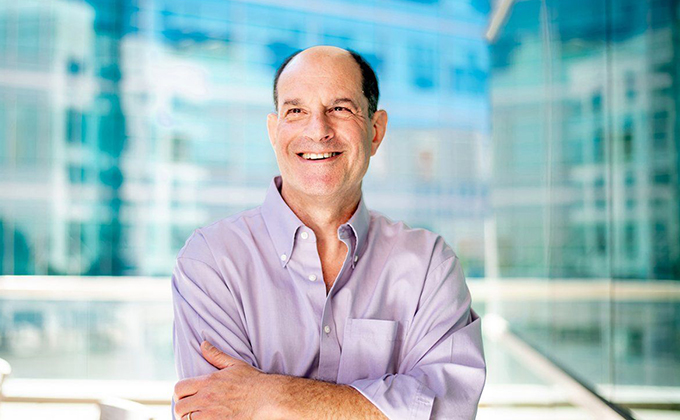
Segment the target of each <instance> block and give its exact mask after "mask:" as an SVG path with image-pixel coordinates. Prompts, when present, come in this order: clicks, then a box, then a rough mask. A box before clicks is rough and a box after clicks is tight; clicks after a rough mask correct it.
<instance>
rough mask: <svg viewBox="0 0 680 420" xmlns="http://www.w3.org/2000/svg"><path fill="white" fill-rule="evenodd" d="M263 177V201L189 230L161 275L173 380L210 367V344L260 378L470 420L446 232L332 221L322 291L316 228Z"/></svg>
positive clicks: (468, 379)
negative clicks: (333, 245)
mask: <svg viewBox="0 0 680 420" xmlns="http://www.w3.org/2000/svg"><path fill="white" fill-rule="evenodd" d="M280 187H281V178H280V177H276V178H274V180H273V181H272V183H271V186H270V187H269V190H268V192H267V195H266V198H265V201H264V203H263V204H262V206H260V207H257V208H254V209H251V210H247V211H244V212H241V213H239V214H236V215H234V216H232V217H228V218H225V219H222V220H219V221H217V222H215V223H213V224H211V225H209V226H206V227H203V228H200V229H197V230H195V231H194V233H193V234H192V235H191V237H190V238H189V239H188V240H187V242H186V244H185V245H184V247H183V248H182V249H181V251H180V252H179V255H178V257H177V263H176V266H175V269H174V271H173V275H172V287H173V299H174V310H175V319H174V348H175V361H176V367H177V372H178V375H179V377H180V379H184V378H188V377H194V376H198V375H203V374H206V373H210V372H213V371H215V370H216V369H215V368H214V367H213V366H212V365H210V364H209V363H208V362H206V361H205V360H204V359H203V357H202V356H201V351H200V348H199V346H200V343H201V341H203V340H209V341H210V342H212V343H213V344H214V345H215V346H216V347H217V348H219V349H221V350H222V351H224V352H225V353H227V354H229V355H231V356H234V357H236V358H239V359H242V360H244V361H246V362H247V363H250V364H251V365H253V366H255V367H257V368H258V369H261V370H263V371H265V372H268V373H278V374H285V375H292V376H298V377H304V378H311V379H318V380H323V381H328V382H334V383H338V384H348V385H350V386H352V387H354V388H356V389H357V390H358V391H359V392H361V393H362V394H363V395H364V396H365V397H366V398H368V399H369V400H370V401H371V402H372V403H373V404H374V405H375V406H377V407H378V408H379V409H380V410H381V411H382V412H383V413H384V414H385V415H387V416H388V417H389V418H391V419H428V418H431V417H432V418H441V419H473V418H474V417H475V415H476V412H477V404H478V402H479V398H480V395H481V393H482V388H483V387H484V382H485V378H486V364H485V361H484V353H483V349H482V338H481V324H480V323H481V320H480V319H479V317H478V315H477V314H476V313H475V312H474V311H473V310H472V309H471V306H470V305H471V299H470V292H469V290H468V288H467V285H466V284H465V278H464V275H463V270H462V268H461V266H460V261H459V260H458V257H457V256H456V254H455V253H454V252H453V250H452V249H451V248H450V247H449V246H448V245H447V244H446V243H445V242H444V240H443V239H442V238H441V237H440V236H438V235H436V234H434V233H432V232H429V231H427V230H423V229H411V228H409V227H408V226H406V225H405V224H403V223H400V222H399V223H395V222H393V221H391V220H389V219H388V218H386V217H385V216H382V215H381V214H379V213H375V212H373V211H369V210H368V209H367V208H366V206H365V203H364V200H363V198H362V200H361V202H360V203H359V207H358V208H357V210H356V212H355V213H354V215H353V216H352V217H351V219H350V220H349V221H348V222H347V223H345V224H343V225H342V226H340V227H339V228H338V238H339V239H340V240H341V241H342V242H344V243H345V245H346V246H347V249H348V252H347V256H346V257H345V261H344V264H343V266H342V269H341V270H340V273H339V274H338V277H337V278H336V280H335V282H334V283H333V286H332V287H331V289H330V291H329V293H328V294H326V286H325V284H324V281H323V275H322V272H321V261H320V259H319V254H318V252H317V248H316V239H315V236H314V232H313V231H312V230H311V229H309V228H308V227H307V226H305V225H304V224H303V223H302V222H301V221H300V220H299V219H298V217H297V216H296V215H295V214H294V213H293V212H292V210H291V209H290V208H289V207H288V206H287V205H286V203H285V202H284V201H283V199H282V198H281V195H280V192H279V190H280Z"/></svg>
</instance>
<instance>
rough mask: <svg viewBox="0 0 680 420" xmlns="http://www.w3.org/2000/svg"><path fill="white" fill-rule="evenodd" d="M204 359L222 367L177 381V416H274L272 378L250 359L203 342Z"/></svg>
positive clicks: (193, 419) (198, 419) (202, 418)
mask: <svg viewBox="0 0 680 420" xmlns="http://www.w3.org/2000/svg"><path fill="white" fill-rule="evenodd" d="M201 353H203V357H204V358H205V360H207V361H208V362H210V364H212V365H213V366H215V367H216V368H218V369H219V370H218V371H216V372H213V373H211V374H208V375H203V376H199V377H196V378H188V379H184V380H182V381H179V382H177V385H175V393H174V395H173V400H174V401H175V418H176V419H177V420H180V419H181V420H186V416H187V415H188V414H189V413H192V414H191V420H211V419H220V420H221V419H252V418H272V417H273V414H272V411H273V410H272V409H273V405H272V404H273V402H275V401H276V398H274V392H275V389H274V386H273V381H269V380H268V376H269V375H267V374H266V373H264V372H262V371H260V370H258V369H256V368H254V367H252V366H250V365H249V364H248V363H246V362H244V361H241V360H237V359H234V358H233V357H230V356H228V355H227V354H225V353H222V352H221V351H220V350H218V349H217V348H216V347H214V346H213V345H212V344H210V343H209V342H207V341H204V342H203V343H201Z"/></svg>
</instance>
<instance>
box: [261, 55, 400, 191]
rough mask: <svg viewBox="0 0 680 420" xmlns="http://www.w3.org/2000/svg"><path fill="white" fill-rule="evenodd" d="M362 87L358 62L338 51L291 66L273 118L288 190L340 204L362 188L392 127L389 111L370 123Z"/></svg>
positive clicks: (276, 147)
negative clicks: (363, 179)
mask: <svg viewBox="0 0 680 420" xmlns="http://www.w3.org/2000/svg"><path fill="white" fill-rule="evenodd" d="M361 82H362V78H361V71H360V69H359V66H358V65H357V64H356V62H355V61H354V59H353V58H352V57H351V56H350V55H349V54H348V53H347V52H346V51H344V50H339V49H336V48H332V49H331V48H329V47H317V48H312V49H309V50H306V51H303V52H302V53H300V54H298V55H297V56H296V57H295V58H294V59H293V60H292V61H291V62H290V63H289V64H288V66H286V68H285V70H284V71H283V73H282V74H281V76H280V78H279V82H278V104H277V105H278V114H273V113H272V114H269V116H268V119H267V128H268V131H269V138H270V141H271V143H272V146H273V148H274V152H275V153H276V159H277V161H278V164H279V170H280V171H281V175H282V178H283V183H284V189H292V190H293V191H294V193H297V194H302V195H305V196H317V197H319V198H321V197H325V198H337V199H342V198H344V197H348V196H351V195H353V194H356V193H357V192H358V191H359V190H360V189H361V180H362V178H363V177H364V175H365V174H366V171H367V170H368V163H369V160H370V157H371V156H373V155H374V154H375V152H376V151H377V150H378V146H379V145H380V142H381V141H382V138H383V136H384V133H385V125H386V123H387V114H386V113H385V112H384V111H378V112H376V113H375V114H374V115H373V118H369V116H368V100H367V99H366V97H365V96H364V94H363V93H362V89H361ZM289 192H290V191H289Z"/></svg>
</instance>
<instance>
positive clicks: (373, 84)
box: [274, 50, 380, 118]
mask: <svg viewBox="0 0 680 420" xmlns="http://www.w3.org/2000/svg"><path fill="white" fill-rule="evenodd" d="M302 51H304V50H298V51H295V52H294V53H293V54H291V55H289V56H288V58H286V59H285V60H283V63H281V65H280V66H279V68H278V69H276V75H275V76H274V108H275V109H278V106H279V105H278V104H279V94H278V88H277V87H278V84H279V77H281V73H283V70H284V69H285V68H286V66H287V65H288V63H290V61H291V60H292V59H293V58H295V56H296V55H298V54H300V53H301V52H302ZM347 52H349V54H350V55H351V56H352V58H354V61H355V62H356V63H357V64H358V65H359V69H360V70H361V89H362V91H363V93H364V96H365V97H366V99H367V100H368V116H369V118H370V117H372V116H373V114H374V113H375V111H377V110H378V98H379V97H380V90H379V89H378V77H377V76H376V75H375V71H373V68H372V67H371V65H370V64H368V62H367V61H366V60H365V59H364V57H362V56H361V55H360V54H359V53H357V52H355V51H352V50H347Z"/></svg>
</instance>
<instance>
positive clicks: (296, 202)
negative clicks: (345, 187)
mask: <svg viewBox="0 0 680 420" xmlns="http://www.w3.org/2000/svg"><path fill="white" fill-rule="evenodd" d="M281 197H283V200H284V201H285V202H286V204H288V207H290V209H291V210H292V211H293V213H295V215H296V216H297V217H298V218H299V219H300V221H301V222H302V223H304V224H305V225H306V226H308V227H309V228H310V229H312V231H314V234H315V235H316V237H317V241H321V242H326V243H328V242H333V240H335V241H338V233H337V232H338V227H340V225H342V224H344V223H347V221H348V220H349V219H350V218H351V217H352V215H353V214H354V212H355V211H356V209H357V207H358V206H359V200H361V185H359V187H358V188H356V189H355V190H353V191H350V192H348V193H346V194H337V195H336V196H335V197H317V196H308V195H305V194H301V193H299V192H298V191H295V190H293V189H291V188H287V187H286V183H285V182H284V183H283V184H282V185H281Z"/></svg>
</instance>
